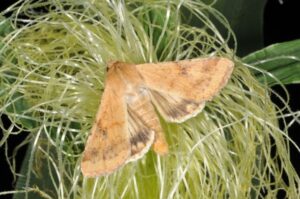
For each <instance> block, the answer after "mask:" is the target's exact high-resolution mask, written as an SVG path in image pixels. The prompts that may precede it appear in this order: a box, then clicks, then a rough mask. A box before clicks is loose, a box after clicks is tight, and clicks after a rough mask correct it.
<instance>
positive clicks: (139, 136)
mask: <svg viewBox="0 0 300 199" xmlns="http://www.w3.org/2000/svg"><path fill="white" fill-rule="evenodd" d="M149 139H150V138H149V130H147V129H141V130H140V131H139V132H137V133H136V134H135V135H134V136H133V137H131V138H130V143H131V144H132V145H137V144H138V143H144V144H146V143H147V142H148V140H149Z"/></svg>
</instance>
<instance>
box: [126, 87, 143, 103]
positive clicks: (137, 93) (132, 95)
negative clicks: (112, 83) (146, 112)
mask: <svg viewBox="0 0 300 199" xmlns="http://www.w3.org/2000/svg"><path fill="white" fill-rule="evenodd" d="M145 95H147V89H145V88H143V87H138V88H136V87H128V90H127V92H126V95H125V98H126V102H127V103H129V104H130V103H135V102H136V101H138V100H139V99H140V98H141V97H143V96H145Z"/></svg>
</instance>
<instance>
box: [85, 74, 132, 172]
mask: <svg viewBox="0 0 300 199" xmlns="http://www.w3.org/2000/svg"><path fill="white" fill-rule="evenodd" d="M123 90H124V84H123V82H122V81H120V78H119V77H118V76H117V75H116V74H114V73H108V75H107V80H106V87H105V89H104V93H103V95H102V98H101V105H100V108H99V110H98V112H97V115H96V120H95V123H94V124H93V127H92V130H91V135H90V136H89V137H88V140H87V143H86V145H85V150H84V153H83V158H82V161H81V170H82V173H83V174H84V175H85V176H89V177H96V176H101V175H107V174H110V173H112V172H113V171H115V170H116V169H118V168H119V167H120V166H122V165H123V164H124V163H125V162H126V160H127V159H128V158H129V156H130V153H131V151H130V140H129V134H128V130H127V129H128V124H127V117H128V116H127V109H126V104H125V99H124V92H123Z"/></svg>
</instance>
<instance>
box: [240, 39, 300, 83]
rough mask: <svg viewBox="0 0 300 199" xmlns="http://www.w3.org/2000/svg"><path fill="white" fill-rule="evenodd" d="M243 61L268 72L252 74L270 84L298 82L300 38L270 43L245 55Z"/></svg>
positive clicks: (299, 73)
mask: <svg viewBox="0 0 300 199" xmlns="http://www.w3.org/2000/svg"><path fill="white" fill-rule="evenodd" d="M243 61H244V62H246V63H248V64H251V65H254V66H256V67H258V68H260V69H262V70H265V71H267V72H269V73H270V75H267V76H266V75H262V73H259V72H258V71H256V72H255V71H254V74H255V75H256V77H257V79H258V80H259V81H261V82H267V83H268V84H269V85H270V86H272V85H275V84H278V83H281V84H297V83H300V39H299V40H294V41H288V42H283V43H278V44H273V45H270V46H268V47H266V48H263V49H261V50H259V51H256V52H253V53H251V54H249V55H247V56H245V57H244V58H243ZM274 77H275V78H274Z"/></svg>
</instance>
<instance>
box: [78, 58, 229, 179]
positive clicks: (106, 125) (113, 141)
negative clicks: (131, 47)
mask: <svg viewBox="0 0 300 199" xmlns="http://www.w3.org/2000/svg"><path fill="white" fill-rule="evenodd" d="M233 67H234V63H233V62H232V61H231V60H229V59H227V58H222V57H210V58H198V59H191V60H182V61H175V62H160V63H146V64H138V65H135V64H128V63H124V62H119V61H116V62H113V63H110V64H109V66H108V72H107V76H106V81H105V89H104V92H103V95H102V99H101V104H100V107H99V110H98V112H97V115H96V119H95V123H94V124H93V127H92V129H91V134H90V136H89V137H88V140H87V143H86V146H85V150H84V153H83V158H82V162H81V170H82V173H83V175H84V176H88V177H96V176H102V175H107V174H110V173H112V172H114V171H115V170H116V169H118V168H120V167H121V166H122V165H124V164H126V163H128V162H130V161H134V160H137V159H139V158H141V157H143V155H144V154H145V153H146V152H147V151H148V150H149V149H150V147H151V146H153V150H154V151H155V152H156V153H158V154H160V155H163V154H166V153H167V152H168V144H167V142H166V139H165V137H164V134H163V131H162V128H161V126H160V123H159V119H158V116H157V115H156V112H155V109H156V110H157V111H158V112H159V113H160V114H161V116H162V117H163V118H164V119H165V120H166V121H168V122H176V123H181V122H184V121H186V120H187V119H189V118H191V117H194V116H196V115H197V114H198V113H199V112H200V111H201V110H202V109H203V107H204V105H205V102H206V101H209V100H211V99H212V98H213V96H215V95H216V94H217V93H218V92H219V91H220V90H221V89H222V88H223V87H224V86H225V85H226V84H227V81H228V79H229V78H230V76H231V73H232V70H233Z"/></svg>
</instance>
